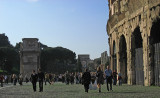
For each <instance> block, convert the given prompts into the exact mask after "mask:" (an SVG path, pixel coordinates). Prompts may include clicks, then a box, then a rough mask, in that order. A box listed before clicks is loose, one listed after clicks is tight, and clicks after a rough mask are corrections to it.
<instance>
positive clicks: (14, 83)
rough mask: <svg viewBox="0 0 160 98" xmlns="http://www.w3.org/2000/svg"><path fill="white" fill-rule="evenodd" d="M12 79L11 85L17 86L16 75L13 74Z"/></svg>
mask: <svg viewBox="0 0 160 98" xmlns="http://www.w3.org/2000/svg"><path fill="white" fill-rule="evenodd" d="M12 78H13V85H16V84H17V76H16V74H13V76H12Z"/></svg>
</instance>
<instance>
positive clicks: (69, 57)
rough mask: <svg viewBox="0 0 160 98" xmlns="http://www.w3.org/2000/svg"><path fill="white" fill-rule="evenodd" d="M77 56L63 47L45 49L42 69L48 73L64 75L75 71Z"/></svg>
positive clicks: (42, 55)
mask: <svg viewBox="0 0 160 98" xmlns="http://www.w3.org/2000/svg"><path fill="white" fill-rule="evenodd" d="M75 58H76V54H75V53H74V52H73V51H71V50H69V49H66V48H63V47H55V48H51V47H48V48H44V49H43V50H42V51H41V68H42V69H43V70H44V71H46V72H53V73H57V74H59V73H64V72H65V71H67V70H68V71H71V70H72V71H73V69H74V67H75V63H76V59H75Z"/></svg>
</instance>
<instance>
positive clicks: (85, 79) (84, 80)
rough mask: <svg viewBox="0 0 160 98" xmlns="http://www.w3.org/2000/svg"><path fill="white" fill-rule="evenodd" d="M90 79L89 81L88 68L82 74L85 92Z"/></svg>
mask: <svg viewBox="0 0 160 98" xmlns="http://www.w3.org/2000/svg"><path fill="white" fill-rule="evenodd" d="M90 81H91V74H90V72H88V69H86V70H85V72H84V73H83V75H82V82H83V85H84V88H85V92H87V93H88V89H89V84H90Z"/></svg>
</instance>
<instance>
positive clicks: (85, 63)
mask: <svg viewBox="0 0 160 98" xmlns="http://www.w3.org/2000/svg"><path fill="white" fill-rule="evenodd" d="M78 60H80V62H81V64H82V72H84V70H85V69H86V68H88V64H89V62H90V56H89V54H79V55H78Z"/></svg>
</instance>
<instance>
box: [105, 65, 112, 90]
mask: <svg viewBox="0 0 160 98" xmlns="http://www.w3.org/2000/svg"><path fill="white" fill-rule="evenodd" d="M104 74H105V77H106V84H107V90H108V91H109V87H108V84H110V90H111V91H112V70H111V69H110V68H109V66H107V69H106V70H105V73H104Z"/></svg>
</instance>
